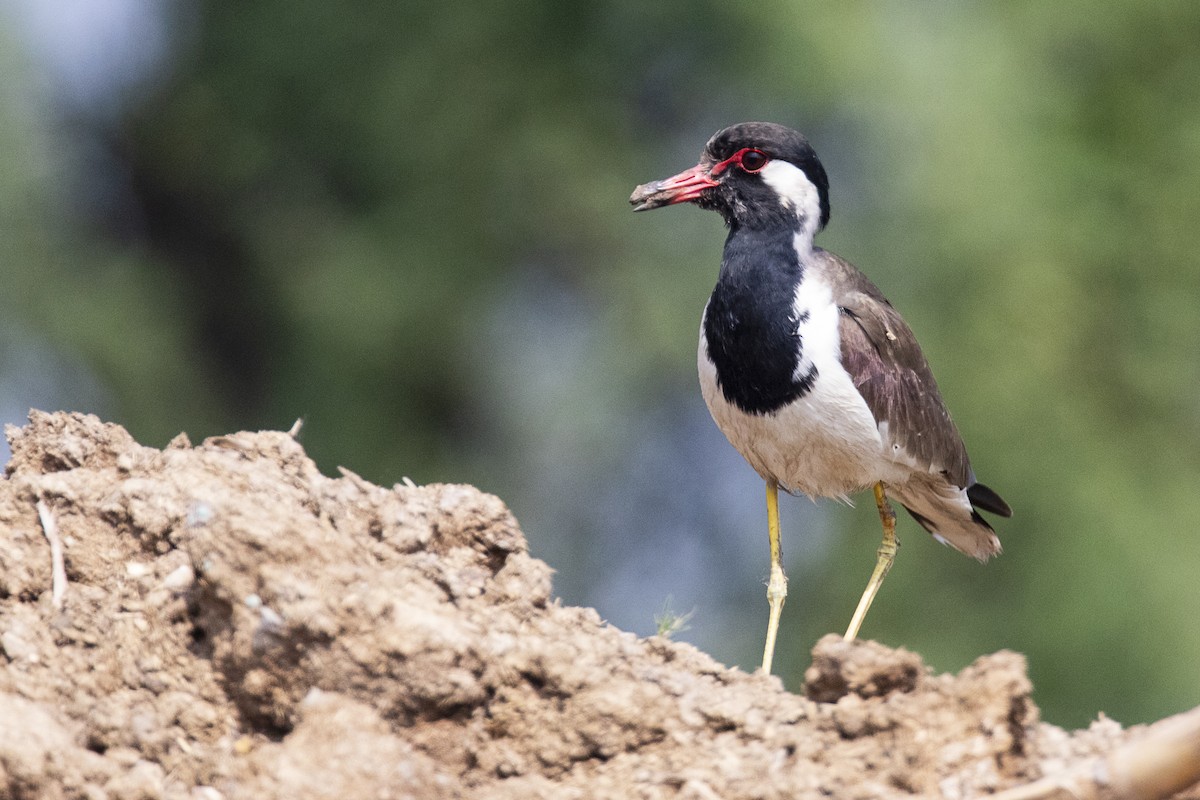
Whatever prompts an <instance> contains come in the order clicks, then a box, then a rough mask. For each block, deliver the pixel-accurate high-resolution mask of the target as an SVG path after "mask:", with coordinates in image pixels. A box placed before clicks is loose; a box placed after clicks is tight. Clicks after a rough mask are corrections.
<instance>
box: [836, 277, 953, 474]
mask: <svg viewBox="0 0 1200 800" xmlns="http://www.w3.org/2000/svg"><path fill="white" fill-rule="evenodd" d="M825 255H827V256H828V259H827V266H828V268H829V270H830V273H829V277H830V279H831V282H832V283H833V285H834V299H835V302H837V304H838V307H839V310H840V312H841V319H840V323H839V330H840V334H841V348H842V366H843V368H845V370H846V372H848V373H849V374H850V378H851V380H852V381H854V385H855V386H856V387H857V388H858V390H859V392H861V393H862V396H863V399H864V400H866V402H867V407H868V408H870V409H871V413H872V414H874V416H875V419H876V421H877V422H879V423H887V425H886V430H885V432H884V437H885V444H886V445H888V446H889V447H892V448H894V449H895V450H896V454H897V457H898V460H907V461H909V462H911V463H914V464H915V465H916V466H917V467H918V468H920V469H927V470H929V471H930V472H940V473H942V474H944V475H945V476H946V477H947V478H948V479H949V480H950V481H951V482H952V483H953V484H954V485H955V486H958V487H960V488H965V487H968V486H970V485H971V484H973V483H974V482H975V478H974V475H972V473H971V464H970V462H969V461H968V460H967V450H966V447H964V445H963V442H962V437H961V436H959V434H958V429H957V428H956V427H955V426H954V421H953V420H952V419H951V418H950V412H949V411H948V410H947V409H946V404H945V403H944V402H943V401H942V396H941V393H940V392H938V387H937V381H935V380H934V378H933V372H932V371H931V370H930V369H929V363H928V362H927V361H926V360H925V356H924V355H923V354H922V353H921V348H920V347H919V346H918V345H917V339H916V337H915V336H914V335H913V332H912V330H911V329H910V328H909V327H908V324H907V323H906V322H905V321H904V320H903V319H902V318H901V317H900V315H899V314H898V313H897V312H896V310H895V309H894V308H892V305H891V303H889V302H888V301H887V299H886V298H885V297H884V296H883V294H882V293H880V291H879V289H877V288H876V287H875V285H874V284H873V283H871V281H870V280H868V279H867V277H866V276H865V275H863V274H862V273H861V272H859V271H858V270H857V269H855V268H854V267H853V266H851V265H850V264H848V263H846V262H844V261H842V260H841V259H840V258H837V257H836V256H833V255H832V254H829V253H825ZM881 427H882V426H881Z"/></svg>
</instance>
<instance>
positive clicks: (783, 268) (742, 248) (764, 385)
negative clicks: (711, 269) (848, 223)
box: [704, 226, 817, 414]
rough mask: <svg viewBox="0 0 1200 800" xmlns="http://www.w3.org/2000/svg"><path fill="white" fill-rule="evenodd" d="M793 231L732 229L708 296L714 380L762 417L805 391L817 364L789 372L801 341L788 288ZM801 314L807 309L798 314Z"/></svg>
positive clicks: (795, 276)
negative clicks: (714, 283) (800, 373)
mask: <svg viewBox="0 0 1200 800" xmlns="http://www.w3.org/2000/svg"><path fill="white" fill-rule="evenodd" d="M795 235H796V233H795V231H794V230H790V229H788V228H784V227H779V226H773V227H771V228H769V229H765V230H750V229H748V228H744V227H742V228H738V227H735V228H733V229H732V230H731V231H730V232H729V238H728V239H726V240H725V255H724V259H723V260H722V262H721V275H720V278H718V280H717V286H716V288H715V289H713V293H712V296H711V297H710V298H709V300H708V309H707V311H706V312H705V315H704V338H705V342H706V343H707V345H708V357H709V358H710V359H711V360H712V362H713V364H714V365H716V368H717V384H718V386H719V387H720V389H721V393H722V394H723V395H724V396H725V399H726V400H728V401H729V402H730V403H732V404H733V405H735V406H737V407H738V408H740V409H741V410H742V411H745V412H746V413H748V414H770V413H772V412H774V411H778V410H779V409H780V408H782V407H783V406H785V405H787V404H788V403H790V402H792V401H794V400H797V399H799V398H801V397H803V396H804V395H805V394H807V393H808V392H809V391H811V390H812V387H813V384H814V383H815V382H816V379H817V368H816V366H815V365H813V364H812V362H811V360H810V361H809V362H808V363H809V364H810V367H809V369H808V370H806V371H805V373H804V374H803V375H799V376H797V375H796V374H795V373H796V367H797V366H798V365H799V364H800V362H801V354H802V349H803V345H804V343H803V342H802V341H801V337H800V332H799V330H798V328H799V325H800V324H801V323H803V322H804V321H805V320H803V319H799V318H797V316H796V309H795V300H796V287H797V286H799V285H800V280H801V278H802V277H803V275H804V265H803V264H801V263H800V258H799V255H798V254H797V253H796V247H795V243H794V238H795ZM805 313H806V314H807V312H805Z"/></svg>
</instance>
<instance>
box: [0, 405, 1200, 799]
mask: <svg viewBox="0 0 1200 800" xmlns="http://www.w3.org/2000/svg"><path fill="white" fill-rule="evenodd" d="M8 437H9V441H10V442H11V444H12V451H13V456H12V460H11V462H10V463H9V465H8V468H7V476H6V479H5V480H3V481H2V482H0V655H2V656H3V657H2V658H0V798H13V799H14V800H16V799H22V800H23V799H25V798H45V799H46V800H50V799H51V798H53V799H55V800H58V799H59V798H88V799H89V800H96V798H113V799H114V800H116V798H129V799H130V800H134V799H135V798H136V799H137V800H143V799H145V798H159V797H163V798H188V799H189V800H219V799H220V798H255V799H256V800H259V799H264V798H289V799H290V798H408V797H411V798H422V799H425V798H432V799H433V800H436V799H437V798H459V797H480V798H513V799H514V800H515V799H516V798H522V799H525V798H622V800H624V799H625V798H659V797H671V798H695V799H696V800H701V799H703V798H727V799H732V798H807V797H837V798H893V797H911V796H913V795H924V796H941V797H947V798H960V797H961V798H966V797H975V796H980V795H984V794H988V793H991V792H994V791H996V790H997V789H1000V788H1003V787H1007V786H1011V785H1015V784H1021V783H1026V782H1029V781H1031V780H1033V779H1036V778H1039V777H1041V776H1042V775H1043V774H1044V773H1046V772H1048V771H1055V770H1058V769H1061V768H1062V767H1063V766H1065V765H1067V764H1068V763H1073V762H1075V761H1077V760H1078V759H1080V758H1083V757H1085V756H1088V755H1090V754H1102V753H1105V752H1108V751H1109V750H1111V749H1112V748H1113V747H1114V746H1115V745H1116V744H1118V743H1119V742H1121V741H1124V740H1126V739H1127V738H1129V737H1130V736H1131V732H1130V731H1122V730H1121V728H1120V727H1119V726H1118V725H1116V724H1115V723H1113V722H1111V721H1107V720H1100V721H1098V722H1096V723H1095V724H1093V725H1092V727H1091V728H1090V729H1088V730H1085V731H1079V732H1075V733H1066V732H1064V731H1062V730H1060V729H1058V728H1055V727H1053V726H1050V725H1046V724H1044V723H1041V722H1039V720H1038V711H1037V708H1036V707H1035V706H1034V704H1033V702H1032V701H1031V699H1030V690H1031V686H1030V683H1029V679H1028V678H1027V677H1026V673H1025V662H1024V659H1023V658H1022V657H1021V656H1020V655H1018V654H1016V653H1008V652H1001V653H996V654H994V655H988V656H983V657H981V658H980V659H979V660H978V661H976V662H975V663H974V664H972V665H971V666H969V667H967V668H966V669H965V670H963V671H962V673H960V674H959V675H957V676H955V675H934V674H932V673H931V672H930V670H929V669H928V668H926V667H925V665H924V664H923V663H922V661H921V659H920V657H919V656H917V655H915V654H913V653H908V652H904V651H902V650H891V649H888V648H885V647H882V646H880V645H878V644H874V643H871V642H845V641H842V639H841V638H840V637H837V636H828V637H826V638H824V639H822V640H821V641H820V642H819V643H818V644H817V646H816V648H815V650H814V654H813V666H812V667H811V668H810V670H809V672H808V674H807V676H806V696H803V697H801V696H797V695H793V694H789V693H788V692H785V691H784V690H783V689H782V687H781V685H780V683H779V681H778V680H777V679H775V678H772V677H767V676H763V675H757V674H756V675H748V674H746V673H744V672H741V671H740V670H737V669H729V668H726V667H724V666H722V665H720V664H718V663H716V662H714V661H713V660H712V659H711V658H709V657H708V656H706V655H705V654H703V653H701V652H699V651H697V650H696V649H695V648H693V647H690V646H689V645H686V644H680V643H676V642H672V641H668V640H666V639H663V638H650V639H639V638H637V637H636V636H634V635H632V634H629V633H625V632H623V631H620V630H617V629H615V628H613V627H611V626H610V625H607V624H605V623H604V622H602V621H601V620H600V618H599V617H598V616H597V614H596V613H595V612H594V611H593V610H591V609H584V608H570V607H564V606H562V605H560V604H559V603H557V602H556V601H553V600H552V599H551V580H550V579H551V570H550V568H549V567H547V566H546V564H544V563H542V562H541V561H538V560H537V559H535V558H533V557H531V556H530V555H529V553H528V552H527V548H526V543H525V539H524V537H523V536H522V534H521V531H520V528H519V527H518V525H517V522H516V520H515V519H514V518H513V516H512V514H511V513H510V512H509V511H508V509H507V508H506V507H505V506H504V504H503V503H502V502H501V501H500V500H498V499H497V498H495V497H492V496H489V495H486V494H482V493H481V492H479V491H477V490H476V489H474V488H472V487H469V486H450V485H435V486H420V487H418V486H406V485H399V486H395V487H393V488H391V489H386V488H382V487H379V486H375V485H372V484H370V483H368V482H366V481H364V480H362V479H361V478H359V477H357V476H356V475H354V474H353V473H350V472H349V471H345V470H344V471H343V473H342V477H340V478H328V477H325V476H323V475H321V474H320V473H319V472H318V471H317V468H316V467H315V465H314V464H313V462H312V461H311V460H309V459H308V457H307V456H306V455H305V454H304V450H303V449H302V448H301V446H300V445H299V444H298V443H297V442H296V441H295V440H294V439H293V438H291V437H290V436H289V435H287V434H285V433H274V432H265V433H237V434H232V435H229V436H221V437H216V438H212V439H208V440H206V441H205V442H204V443H203V444H201V445H199V446H197V447H193V446H192V445H191V444H190V443H189V442H188V441H187V439H186V437H183V436H180V437H178V438H177V439H176V440H174V441H173V442H171V443H170V444H169V445H168V446H167V447H166V449H164V450H156V449H153V448H149V447H143V446H141V445H139V444H137V443H136V442H135V441H133V439H132V438H131V437H130V436H129V434H128V433H126V431H125V430H124V429H122V428H120V427H119V426H116V425H111V424H105V423H103V422H101V421H100V420H98V419H97V418H95V417H91V416H83V415H79V414H44V413H40V412H33V413H32V414H31V416H30V424H29V425H27V426H26V427H24V428H19V429H18V428H12V427H10V428H9V429H8ZM39 501H41V502H42V503H43V506H44V508H45V510H46V512H47V516H48V517H49V520H50V522H51V523H52V524H54V525H56V527H57V530H58V534H59V535H60V537H61V539H62V543H63V550H64V553H65V567H66V578H67V581H66V585H65V592H64V594H63V596H62V602H61V607H60V608H56V607H55V602H54V599H53V592H52V586H53V583H54V581H53V577H52V571H51V562H52V558H51V548H50V545H49V544H48V541H47V536H46V531H45V526H44V522H43V520H42V519H41V518H39V514H38V510H37V504H38V502H39ZM1187 796H1188V797H1192V798H1197V797H1200V794H1197V793H1195V790H1193V793H1192V794H1190V795H1187Z"/></svg>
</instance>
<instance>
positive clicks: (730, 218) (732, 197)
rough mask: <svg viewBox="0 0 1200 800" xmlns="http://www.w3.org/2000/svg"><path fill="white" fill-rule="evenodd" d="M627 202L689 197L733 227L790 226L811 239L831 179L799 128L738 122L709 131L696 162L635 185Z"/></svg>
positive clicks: (639, 206) (641, 204) (642, 204)
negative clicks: (716, 213) (719, 129)
mask: <svg viewBox="0 0 1200 800" xmlns="http://www.w3.org/2000/svg"><path fill="white" fill-rule="evenodd" d="M629 202H630V203H632V204H633V210H634V211H649V210H650V209H652V208H661V207H662V206H668V205H674V204H676V203H695V204H696V205H698V206H700V207H701V208H711V209H713V210H714V211H717V212H719V213H720V214H721V216H722V217H724V218H725V222H726V223H727V224H729V225H730V226H733V227H747V228H762V227H766V226H771V225H790V226H795V228H796V230H797V233H802V234H806V235H807V236H808V237H809V238H810V240H811V237H812V236H813V235H815V234H816V232H817V231H819V230H820V229H821V228H823V227H825V223H827V222H828V221H829V180H828V178H827V177H826V176H825V168H824V167H822V166H821V162H820V161H819V160H818V159H817V154H816V153H815V152H813V149H812V145H810V144H809V143H808V140H807V139H805V138H804V137H803V136H802V135H801V134H799V133H797V132H796V131H794V130H792V129H791V128H785V127H784V126H782V125H776V124H775V123H772V122H743V123H741V124H738V125H733V126H731V127H728V128H725V129H724V130H721V131H717V132H716V133H715V134H713V137H712V138H711V139H709V140H708V144H706V145H705V146H704V152H703V153H702V154H701V156H700V163H699V164H697V165H696V166H694V167H692V168H691V169H689V170H685V171H684V172H681V173H679V174H678V175H675V176H674V177H671V178H666V179H665V180H661V181H654V182H652V183H647V184H643V185H642V186H639V187H637V188H636V189H634V190H633V195H632V196H631V197H630V198H629Z"/></svg>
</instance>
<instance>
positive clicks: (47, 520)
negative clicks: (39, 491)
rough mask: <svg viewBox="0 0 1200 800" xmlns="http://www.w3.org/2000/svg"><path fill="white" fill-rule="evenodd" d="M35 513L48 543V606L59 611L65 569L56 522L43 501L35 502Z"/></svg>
mask: <svg viewBox="0 0 1200 800" xmlns="http://www.w3.org/2000/svg"><path fill="white" fill-rule="evenodd" d="M37 512H38V519H40V520H41V521H42V531H43V532H44V533H45V534H46V541H48V542H50V587H51V589H50V604H51V605H52V606H53V607H54V608H55V609H61V608H62V607H63V597H65V596H66V594H67V568H66V565H65V564H64V563H63V546H62V539H61V538H60V537H59V535H58V522H57V521H56V520H55V519H54V514H53V513H52V512H51V511H50V509H49V507H48V506H47V505H46V503H45V501H44V500H38V501H37Z"/></svg>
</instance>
